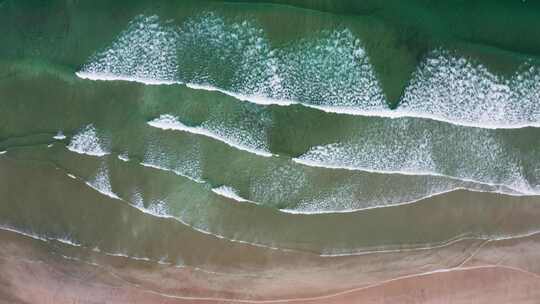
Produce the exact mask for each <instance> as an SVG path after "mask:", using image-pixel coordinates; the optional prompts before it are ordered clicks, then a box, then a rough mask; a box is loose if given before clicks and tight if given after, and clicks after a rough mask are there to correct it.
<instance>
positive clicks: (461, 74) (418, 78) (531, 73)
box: [398, 50, 540, 128]
mask: <svg viewBox="0 0 540 304" xmlns="http://www.w3.org/2000/svg"><path fill="white" fill-rule="evenodd" d="M539 99H540V71H539V70H538V68H536V67H533V66H530V65H526V64H525V65H524V66H523V67H522V68H521V69H520V70H519V71H517V72H516V73H515V74H514V75H513V76H512V77H510V78H504V77H502V76H497V75H495V74H493V73H492V72H490V71H489V70H488V69H487V68H486V67H484V66H483V65H481V64H479V63H476V62H473V61H471V60H467V59H464V58H461V57H459V56H456V55H452V54H450V52H448V51H444V50H436V51H433V52H432V54H430V56H428V58H427V59H426V60H425V61H424V62H423V63H422V64H421V65H420V66H419V67H418V69H417V71H416V72H415V73H414V75H413V79H412V80H411V83H410V85H409V86H408V87H407V88H406V90H405V93H404V96H403V100H402V102H401V104H400V105H399V107H398V112H401V111H403V113H404V114H405V115H410V116H421V117H426V118H431V119H435V120H441V121H446V122H451V123H455V124H461V125H466V126H475V127H482V128H521V127H526V126H535V127H540V105H539V103H538V100H539Z"/></svg>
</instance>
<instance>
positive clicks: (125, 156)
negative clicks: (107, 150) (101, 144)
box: [117, 153, 129, 162]
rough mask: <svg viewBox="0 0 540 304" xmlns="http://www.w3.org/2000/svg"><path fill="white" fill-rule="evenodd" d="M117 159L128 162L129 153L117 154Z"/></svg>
mask: <svg viewBox="0 0 540 304" xmlns="http://www.w3.org/2000/svg"><path fill="white" fill-rule="evenodd" d="M117 157H118V159H119V160H121V161H123V162H128V161H129V155H128V154H127V153H122V154H118V156H117Z"/></svg>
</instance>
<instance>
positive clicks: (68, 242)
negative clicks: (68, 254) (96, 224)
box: [54, 237, 81, 247]
mask: <svg viewBox="0 0 540 304" xmlns="http://www.w3.org/2000/svg"><path fill="white" fill-rule="evenodd" d="M54 240H56V241H58V242H60V243H63V244H66V245H70V246H73V247H81V244H80V243H78V242H76V241H74V240H72V239H69V238H67V237H61V238H55V239H54Z"/></svg>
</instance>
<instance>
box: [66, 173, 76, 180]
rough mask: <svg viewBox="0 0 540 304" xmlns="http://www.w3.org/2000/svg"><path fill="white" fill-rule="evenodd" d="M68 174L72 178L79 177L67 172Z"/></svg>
mask: <svg viewBox="0 0 540 304" xmlns="http://www.w3.org/2000/svg"><path fill="white" fill-rule="evenodd" d="M66 175H67V176H68V177H69V178H72V179H77V177H76V176H75V175H73V174H71V173H66Z"/></svg>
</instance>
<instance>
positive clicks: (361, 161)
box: [293, 119, 540, 195]
mask: <svg viewBox="0 0 540 304" xmlns="http://www.w3.org/2000/svg"><path fill="white" fill-rule="evenodd" d="M506 140H507V138H505V137H501V136H498V135H497V134H496V133H494V132H492V131H490V130H484V129H468V128H462V127H459V128H456V127H451V126H449V125H444V124H439V125H438V126H437V125H432V124H429V123H428V122H427V121H423V122H422V121H418V120H412V119H401V120H394V121H391V122H386V123H381V124H378V123H376V124H370V125H369V126H367V127H366V128H363V129H362V130H359V131H358V132H357V134H355V135H354V136H351V137H350V138H348V139H346V140H343V141H340V142H336V143H332V144H327V145H322V146H316V147H313V148H311V149H309V150H308V151H307V152H306V153H304V154H303V155H301V156H300V157H297V158H294V159H293V161H295V162H297V163H301V164H304V165H307V166H314V167H324V168H334V169H336V168H337V169H347V170H360V171H367V172H375V173H388V174H404V175H430V176H442V177H450V178H453V179H459V180H461V181H463V182H474V183H477V184H483V185H487V186H492V187H504V188H506V189H503V188H501V189H503V190H502V191H504V193H506V194H511V195H516V194H521V195H538V194H540V187H539V185H536V184H535V183H534V182H532V183H531V182H530V180H531V181H534V180H535V179H536V177H533V178H531V179H528V178H527V176H530V175H531V174H534V172H533V171H534V170H531V169H534V166H535V162H534V159H535V157H536V153H533V152H532V151H531V152H530V153H529V152H527V153H524V152H519V151H517V150H512V149H509V148H507V146H508V145H506V144H505V141H506ZM448 143H452V144H448ZM523 164H528V168H525V167H524V165H523ZM526 170H527V171H529V172H528V173H525V172H527V171H526ZM530 172H532V173H530ZM529 178H530V177H529ZM508 190H510V191H508Z"/></svg>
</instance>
